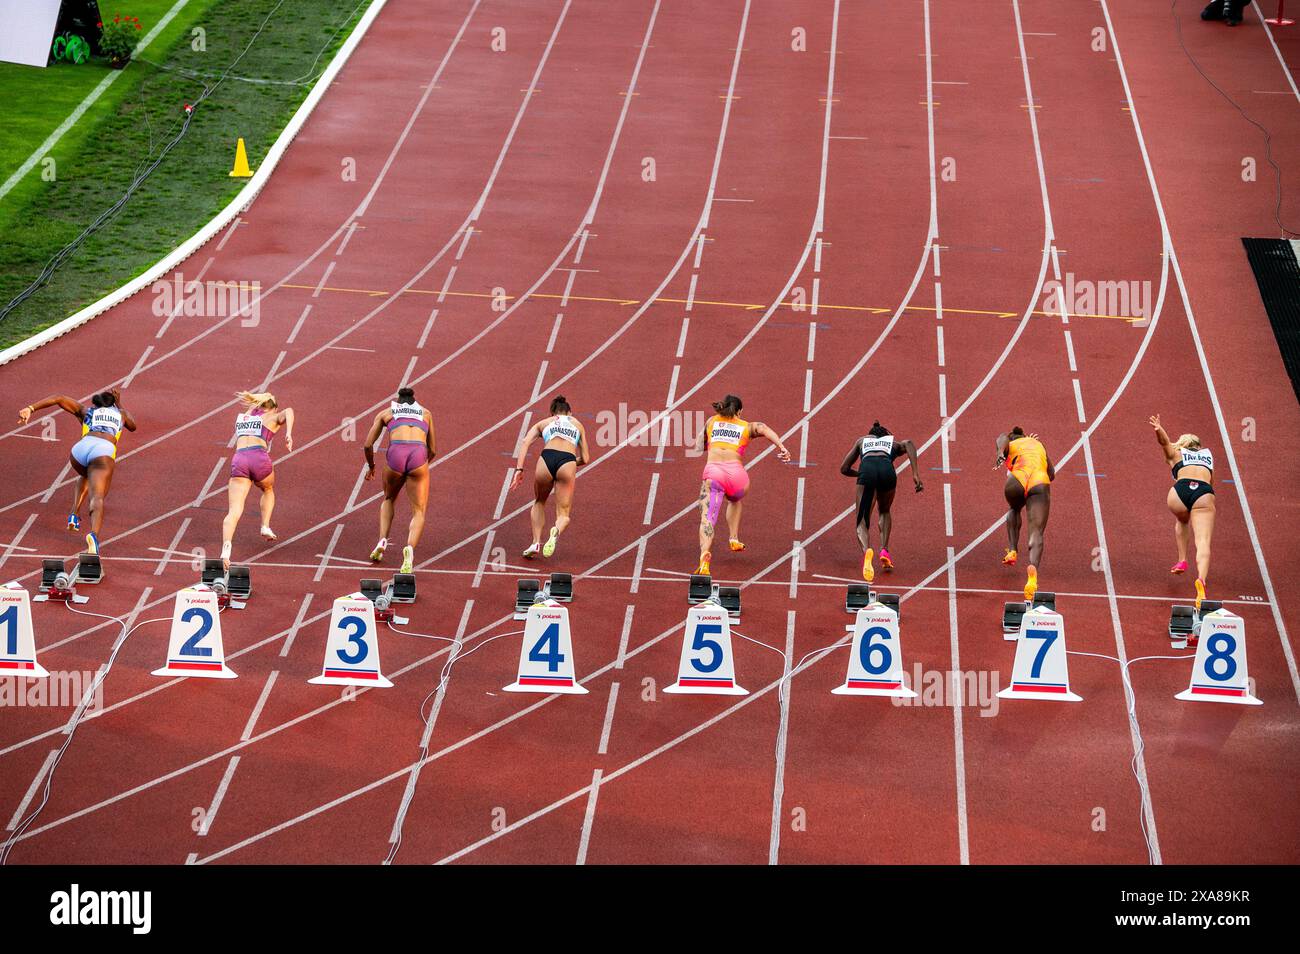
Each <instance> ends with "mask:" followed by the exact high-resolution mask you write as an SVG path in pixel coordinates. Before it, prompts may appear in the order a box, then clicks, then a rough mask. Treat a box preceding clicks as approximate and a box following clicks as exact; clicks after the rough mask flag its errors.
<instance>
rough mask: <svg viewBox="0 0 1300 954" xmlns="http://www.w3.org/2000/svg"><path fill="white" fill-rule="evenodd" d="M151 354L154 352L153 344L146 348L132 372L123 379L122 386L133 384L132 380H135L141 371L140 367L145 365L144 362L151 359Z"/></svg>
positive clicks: (127, 386) (126, 386)
mask: <svg viewBox="0 0 1300 954" xmlns="http://www.w3.org/2000/svg"><path fill="white" fill-rule="evenodd" d="M151 354H153V345H149V346H148V347H146V348H145V349H144V353H143V354H142V355H140V358H139V360H137V361H136V363H135V367H133V368H132V369H131V371H130V373H129V374H127V376H126V378H125V379H123V381H122V387H124V388H129V387H130V386H131V382H132V381H134V380H135V376H136V375H137V374H139V373H140V369H141V368H143V367H144V363H145V362H146V361H148V360H149V355H151Z"/></svg>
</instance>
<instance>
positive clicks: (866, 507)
mask: <svg viewBox="0 0 1300 954" xmlns="http://www.w3.org/2000/svg"><path fill="white" fill-rule="evenodd" d="M904 454H906V455H907V458H908V460H909V461H910V462H911V465H912V482H913V483H914V484H915V485H916V492H917V493H918V494H919V493H920V492H921V491H922V490H923V489H924V488H923V487H922V485H921V471H920V468H919V467H917V465H916V445H915V444H913V443H912V442H911V441H896V440H894V437H893V435H892V434H890V433H889V430H888V429H887V428H884V427H882V426H881V425H880V422H879V421H876V422H874V423H873V424H872V425H871V430H870V431H869V432H868V433H867V435H866V436H865V437H860V438H858V440H856V441H854V443H853V447H852V448H851V449H850V450H849V452H848V454H846V455H845V456H844V463H842V464H841V465H840V473H841V474H843V475H844V476H845V477H856V478H857V479H858V512H857V516H856V518H855V520H854V529H855V530H856V531H857V534H858V543H860V544H861V545H862V578H863V579H864V580H866V581H867V582H868V583H870V582H871V581H872V580H874V579H875V578H876V569H875V567H874V566H873V565H872V558H873V557H874V553H873V551H872V549H871V507H872V503H873V501H874V502H876V505H877V506H878V507H879V508H880V566H881V569H884V570H892V569H893V568H894V563H893V560H892V559H890V556H889V531H890V528H891V526H892V525H893V522H894V518H893V514H891V513H890V508H891V507H892V506H893V504H894V491H895V490H896V489H897V487H898V474H897V473H896V472H895V471H894V461H896V460H897V459H898V458H900V457H902V456H903V455H904ZM854 463H857V464H858V469H857V470H854V469H853V465H854Z"/></svg>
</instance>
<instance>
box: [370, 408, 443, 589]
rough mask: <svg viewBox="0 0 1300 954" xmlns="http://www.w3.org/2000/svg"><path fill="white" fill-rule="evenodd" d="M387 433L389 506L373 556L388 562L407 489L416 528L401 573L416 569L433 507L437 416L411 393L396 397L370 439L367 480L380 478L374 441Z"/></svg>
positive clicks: (386, 494)
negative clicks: (396, 514)
mask: <svg viewBox="0 0 1300 954" xmlns="http://www.w3.org/2000/svg"><path fill="white" fill-rule="evenodd" d="M385 429H387V430H388V450H387V451H386V452H385V453H384V463H386V464H387V465H388V467H387V469H386V470H385V471H384V502H383V503H381V504H380V505H379V543H378V544H376V545H375V548H374V550H372V551H371V552H370V559H371V562H373V563H379V562H381V561H382V560H383V559H384V550H386V549H387V548H388V531H389V529H390V528H391V527H392V525H393V509H394V507H395V506H396V503H397V495H398V493H399V492H400V491H401V489H402V487H403V486H405V487H406V497H407V499H408V500H410V501H411V526H410V528H409V529H408V530H407V531H406V546H405V547H403V548H402V569H401V571H400V572H402V573H410V572H412V571H413V570H414V569H415V548H416V545H418V544H419V542H420V534H421V533H423V532H424V510H425V507H426V506H427V505H428V503H429V461H431V460H433V455H434V442H433V416H432V415H431V414H429V412H428V411H427V410H426V409H425V408H424V407H422V406H421V405H420V404H419V403H417V402H416V400H415V391H414V389H412V388H402V389H401V390H400V391H398V392H397V400H396V401H394V402H393V403H392V404H390V405H389V406H388V409H387V410H385V411H380V412H379V414H378V415H376V417H375V423H373V424H371V425H370V433H369V434H367V435H366V446H365V447H363V448H362V451H363V452H364V453H365V455H366V467H367V470H366V480H374V479H375V442H376V441H378V440H379V436H380V435H381V434H382V433H383V432H384V430H385Z"/></svg>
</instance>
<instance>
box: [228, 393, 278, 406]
mask: <svg viewBox="0 0 1300 954" xmlns="http://www.w3.org/2000/svg"><path fill="white" fill-rule="evenodd" d="M235 397H236V398H238V399H239V400H240V401H241V402H243V405H244V407H245V408H247V409H248V410H250V411H251V410H252V409H253V408H255V407H260V408H262V409H264V410H267V411H270V410H274V409H275V408H277V407H279V406H280V405H279V404H277V403H276V402H275V395H274V394H272V393H271V392H270V391H236V392H235Z"/></svg>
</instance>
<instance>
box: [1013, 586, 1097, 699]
mask: <svg viewBox="0 0 1300 954" xmlns="http://www.w3.org/2000/svg"><path fill="white" fill-rule="evenodd" d="M1048 595H1053V594H1048ZM1053 602H1055V599H1053ZM1021 605H1024V604H1021ZM1016 638H1017V642H1016V659H1015V662H1014V663H1013V664H1012V667H1011V685H1010V686H1008V687H1007V688H1006V689H1003V690H1002V691H1001V692H999V693H998V698H999V699H1051V700H1056V701H1059V702H1082V701H1083V697H1082V696H1079V695H1076V694H1075V693H1073V692H1071V691H1070V670H1069V663H1068V661H1067V658H1066V653H1065V620H1064V619H1063V618H1062V617H1061V614H1060V613H1058V612H1056V610H1055V609H1053V608H1051V607H1048V606H1043V605H1038V604H1037V602H1036V601H1035V605H1034V607H1033V608H1032V609H1030V610H1029V612H1027V613H1022V614H1021V620H1020V632H1019V634H1018V636H1017V637H1016Z"/></svg>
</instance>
